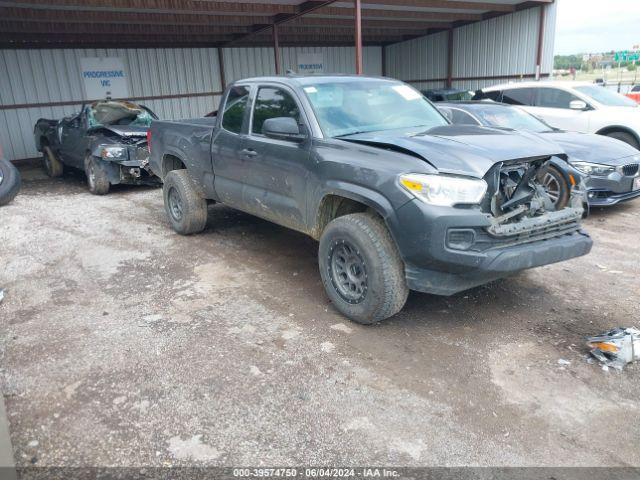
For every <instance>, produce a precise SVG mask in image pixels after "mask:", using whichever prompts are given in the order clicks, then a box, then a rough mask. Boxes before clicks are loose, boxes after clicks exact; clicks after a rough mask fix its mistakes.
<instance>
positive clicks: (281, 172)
mask: <svg viewBox="0 0 640 480" xmlns="http://www.w3.org/2000/svg"><path fill="white" fill-rule="evenodd" d="M278 117H290V118H294V119H295V120H296V122H297V123H298V125H300V126H302V128H304V129H306V131H309V129H308V127H307V122H306V120H305V118H304V115H303V114H302V109H301V108H300V104H299V102H298V100H297V97H296V95H295V93H294V92H293V91H291V90H289V89H288V88H287V87H285V86H283V85H260V87H259V88H258V90H257V92H256V94H255V100H254V102H253V109H252V112H251V116H250V122H249V129H248V135H247V136H245V137H244V138H243V141H242V146H241V147H242V148H241V150H240V161H241V162H242V165H243V168H242V172H243V182H244V187H243V198H242V201H243V204H244V208H245V209H246V210H247V211H249V212H250V213H253V214H255V215H258V216H260V217H263V218H267V219H269V220H272V221H274V222H276V223H278V224H281V225H286V226H288V227H290V228H294V229H298V230H304V225H305V210H306V197H307V195H306V187H307V172H308V171H309V165H308V161H309V144H308V142H304V143H300V142H295V141H291V140H280V139H275V138H270V137H267V136H266V135H264V134H263V133H262V125H263V124H264V122H265V120H267V119H269V118H278Z"/></svg>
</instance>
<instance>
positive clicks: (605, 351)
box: [587, 327, 640, 370]
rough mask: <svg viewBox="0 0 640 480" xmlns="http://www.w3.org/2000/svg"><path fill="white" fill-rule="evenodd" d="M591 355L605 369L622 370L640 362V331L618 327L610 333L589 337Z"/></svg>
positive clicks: (588, 343)
mask: <svg viewBox="0 0 640 480" xmlns="http://www.w3.org/2000/svg"><path fill="white" fill-rule="evenodd" d="M587 346H588V347H589V348H590V349H591V355H593V356H594V357H595V358H597V359H598V360H599V361H600V363H601V364H602V365H603V369H604V367H613V368H617V369H618V370H622V369H623V368H624V366H625V365H626V364H628V363H632V362H634V361H636V360H640V330H638V329H636V328H623V327H618V328H614V329H612V330H609V331H608V332H605V333H602V334H600V335H596V336H595V337H587Z"/></svg>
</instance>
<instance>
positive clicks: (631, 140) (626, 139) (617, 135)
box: [607, 132, 640, 150]
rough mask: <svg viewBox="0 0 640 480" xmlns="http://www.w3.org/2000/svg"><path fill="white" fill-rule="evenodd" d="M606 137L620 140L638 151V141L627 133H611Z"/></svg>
mask: <svg viewBox="0 0 640 480" xmlns="http://www.w3.org/2000/svg"><path fill="white" fill-rule="evenodd" d="M607 137H611V138H615V139H616V140H620V141H621V142H624V143H628V144H629V145H631V146H632V147H634V148H637V149H639V150H640V145H639V144H638V140H637V139H636V138H635V137H634V136H633V135H631V134H630V133H627V132H611V133H607Z"/></svg>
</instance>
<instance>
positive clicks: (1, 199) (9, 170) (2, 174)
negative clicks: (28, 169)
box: [0, 158, 21, 206]
mask: <svg viewBox="0 0 640 480" xmlns="http://www.w3.org/2000/svg"><path fill="white" fill-rule="evenodd" d="M20 183H21V179H20V172H18V169H17V168H16V167H14V166H13V164H12V163H11V162H10V161H9V160H5V159H3V158H0V206H1V205H6V204H7V203H9V202H10V201H11V200H13V199H14V198H15V196H16V195H17V194H18V191H19V190H20Z"/></svg>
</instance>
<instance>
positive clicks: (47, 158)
mask: <svg viewBox="0 0 640 480" xmlns="http://www.w3.org/2000/svg"><path fill="white" fill-rule="evenodd" d="M42 160H43V162H44V169H45V170H46V172H47V175H49V176H50V177H51V178H55V177H60V176H62V174H63V172H64V166H63V165H62V162H61V161H60V160H59V159H58V157H57V156H56V154H55V153H54V152H53V150H52V149H51V147H49V146H48V145H47V146H45V147H44V148H43V149H42Z"/></svg>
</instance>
